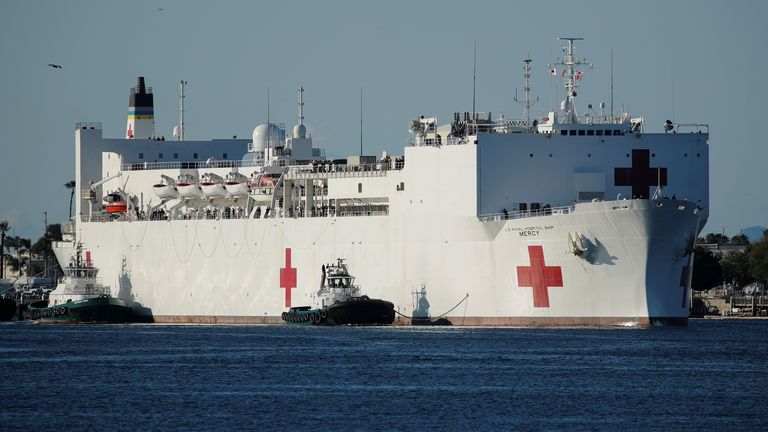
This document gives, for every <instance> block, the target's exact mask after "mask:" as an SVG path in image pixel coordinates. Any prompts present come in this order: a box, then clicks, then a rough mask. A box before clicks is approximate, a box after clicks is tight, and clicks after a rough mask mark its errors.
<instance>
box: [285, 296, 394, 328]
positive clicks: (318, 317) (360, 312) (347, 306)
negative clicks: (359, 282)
mask: <svg viewBox="0 0 768 432" xmlns="http://www.w3.org/2000/svg"><path fill="white" fill-rule="evenodd" d="M282 318H283V321H285V322H286V323H288V324H300V325H317V326H337V325H389V324H392V323H393V322H394V321H395V307H394V305H393V304H392V302H388V301H386V300H379V299H370V298H364V297H361V298H355V299H352V300H348V301H345V302H340V303H335V304H333V305H330V306H326V307H323V308H320V309H310V308H309V307H308V306H304V307H296V308H291V309H290V310H289V311H288V312H285V313H284V314H283V316H282Z"/></svg>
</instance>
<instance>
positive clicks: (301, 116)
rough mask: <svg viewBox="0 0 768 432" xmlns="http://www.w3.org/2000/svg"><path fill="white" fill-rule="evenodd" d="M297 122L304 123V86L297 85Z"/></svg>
mask: <svg viewBox="0 0 768 432" xmlns="http://www.w3.org/2000/svg"><path fill="white" fill-rule="evenodd" d="M299 124H300V125H302V124H304V87H303V86H299Z"/></svg>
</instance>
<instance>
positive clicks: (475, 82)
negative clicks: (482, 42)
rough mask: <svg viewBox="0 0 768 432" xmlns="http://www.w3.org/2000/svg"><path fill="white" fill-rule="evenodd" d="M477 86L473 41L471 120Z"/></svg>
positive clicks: (473, 113)
mask: <svg viewBox="0 0 768 432" xmlns="http://www.w3.org/2000/svg"><path fill="white" fill-rule="evenodd" d="M476 84H477V40H475V54H474V59H473V61H472V119H473V120H474V119H475V88H476Z"/></svg>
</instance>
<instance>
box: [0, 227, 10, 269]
mask: <svg viewBox="0 0 768 432" xmlns="http://www.w3.org/2000/svg"><path fill="white" fill-rule="evenodd" d="M9 228H10V225H8V221H0V279H2V278H4V277H5V233H6V232H8V229H9Z"/></svg>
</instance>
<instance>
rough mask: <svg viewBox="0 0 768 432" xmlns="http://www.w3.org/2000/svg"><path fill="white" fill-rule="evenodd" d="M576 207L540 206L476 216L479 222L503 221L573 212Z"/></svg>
mask: <svg viewBox="0 0 768 432" xmlns="http://www.w3.org/2000/svg"><path fill="white" fill-rule="evenodd" d="M575 209H576V206H572V205H571V206H562V207H546V208H540V209H537V210H516V211H507V212H503V211H502V212H501V213H491V214H485V215H479V216H478V217H477V218H478V219H480V222H495V221H503V220H510V219H524V218H530V217H539V216H552V215H565V214H570V213H573V211H574V210H575Z"/></svg>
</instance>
